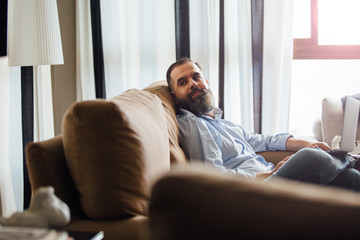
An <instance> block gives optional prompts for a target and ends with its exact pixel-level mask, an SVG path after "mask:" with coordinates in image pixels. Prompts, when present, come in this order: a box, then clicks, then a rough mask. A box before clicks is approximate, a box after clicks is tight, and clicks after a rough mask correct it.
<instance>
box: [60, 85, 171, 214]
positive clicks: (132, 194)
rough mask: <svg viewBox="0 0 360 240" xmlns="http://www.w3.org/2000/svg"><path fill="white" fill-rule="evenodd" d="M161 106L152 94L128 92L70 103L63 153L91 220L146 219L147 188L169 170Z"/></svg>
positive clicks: (167, 140) (165, 118) (159, 101)
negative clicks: (136, 217) (144, 216)
mask: <svg viewBox="0 0 360 240" xmlns="http://www.w3.org/2000/svg"><path fill="white" fill-rule="evenodd" d="M163 105H164V104H163V102H162V101H161V100H160V99H159V98H158V97H157V96H156V95H154V94H152V93H150V92H147V91H142V90H136V89H131V90H128V91H126V92H124V93H122V94H120V95H118V96H116V97H114V98H111V99H109V100H93V101H82V102H78V103H75V104H74V105H73V106H72V107H71V108H70V109H69V110H68V112H67V113H66V114H65V117H64V120H63V142H64V150H65V155H66V159H67V163H68V166H69V170H70V173H71V175H72V178H73V180H74V183H75V186H76V188H77V189H78V191H79V193H80V202H81V205H82V208H83V210H84V212H85V213H86V214H87V216H89V217H90V218H93V219H111V218H123V217H128V216H134V215H147V206H148V201H149V197H150V189H151V187H152V184H153V183H154V182H155V181H156V180H157V179H158V178H160V177H161V176H162V175H163V174H164V173H167V172H168V171H169V170H170V154H169V152H170V148H169V137H168V127H167V120H168V119H167V118H169V117H167V116H166V111H164V107H163Z"/></svg>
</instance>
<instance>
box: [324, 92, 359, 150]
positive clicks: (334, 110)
mask: <svg viewBox="0 0 360 240" xmlns="http://www.w3.org/2000/svg"><path fill="white" fill-rule="evenodd" d="M343 116H344V111H343V107H342V103H341V100H337V99H332V98H324V99H323V101H322V113H321V132H322V136H323V141H324V142H326V143H328V144H329V145H330V146H331V141H332V140H333V139H334V137H335V136H337V135H338V136H341V131H342V126H343ZM356 139H357V140H359V139H360V124H359V125H358V128H357V134H356Z"/></svg>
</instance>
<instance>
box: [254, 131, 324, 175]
mask: <svg viewBox="0 0 360 240" xmlns="http://www.w3.org/2000/svg"><path fill="white" fill-rule="evenodd" d="M302 148H321V149H323V150H325V151H329V150H331V148H330V147H329V145H327V143H324V142H310V141H307V140H302V139H296V138H293V137H289V138H288V140H287V141H286V150H289V151H295V152H296V151H298V150H300V149H302ZM290 157H291V156H288V157H286V158H284V159H283V160H281V161H280V162H279V163H278V164H277V165H276V166H275V168H274V170H272V171H270V172H262V173H257V174H256V179H257V180H260V181H262V180H264V179H266V178H268V177H270V176H271V174H273V173H274V172H276V171H277V170H278V169H279V168H280V167H281V166H282V165H283V164H284V163H285V162H286V161H287V160H289V159H290Z"/></svg>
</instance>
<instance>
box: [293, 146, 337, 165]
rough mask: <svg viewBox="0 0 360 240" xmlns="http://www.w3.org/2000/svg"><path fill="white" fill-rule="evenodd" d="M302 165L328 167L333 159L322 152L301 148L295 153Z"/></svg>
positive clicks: (315, 149)
mask: <svg viewBox="0 0 360 240" xmlns="http://www.w3.org/2000/svg"><path fill="white" fill-rule="evenodd" d="M296 155H297V157H298V158H299V159H301V162H303V164H309V165H314V164H315V165H317V164H320V165H323V164H325V165H329V164H332V163H333V158H332V157H331V156H330V155H329V154H328V153H326V152H325V151H323V150H320V149H317V148H303V149H301V150H299V151H298V152H297V153H296Z"/></svg>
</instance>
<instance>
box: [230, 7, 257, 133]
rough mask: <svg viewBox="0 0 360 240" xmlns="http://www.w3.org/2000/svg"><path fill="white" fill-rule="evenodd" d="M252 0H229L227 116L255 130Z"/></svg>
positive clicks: (246, 127)
mask: <svg viewBox="0 0 360 240" xmlns="http://www.w3.org/2000/svg"><path fill="white" fill-rule="evenodd" d="M251 46H252V42H251V2H250V0H241V1H237V0H229V1H225V108H226V109H227V111H226V115H225V117H226V119H227V120H230V121H233V122H235V123H237V124H240V125H242V126H243V127H244V128H245V129H246V130H249V131H253V130H254V120H253V119H254V115H253V81H252V79H253V78H252V76H253V74H252V68H253V65H252V52H251Z"/></svg>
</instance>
